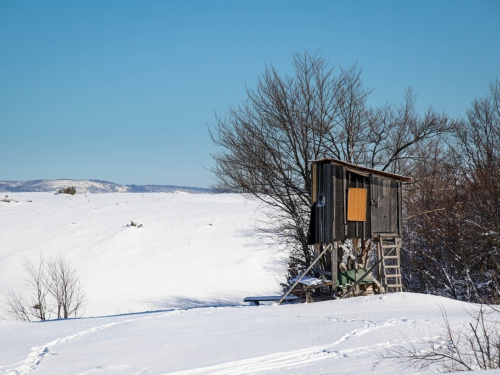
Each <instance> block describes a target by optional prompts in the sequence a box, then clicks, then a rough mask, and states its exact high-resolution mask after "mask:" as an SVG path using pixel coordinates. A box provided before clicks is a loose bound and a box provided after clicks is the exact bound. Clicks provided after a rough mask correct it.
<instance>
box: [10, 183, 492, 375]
mask: <svg viewBox="0 0 500 375" xmlns="http://www.w3.org/2000/svg"><path fill="white" fill-rule="evenodd" d="M2 195H3V196H2V197H1V199H0V228H1V230H0V300H3V298H4V295H5V293H6V292H7V291H9V290H13V291H15V292H18V293H21V292H23V293H25V294H26V292H27V290H26V286H25V281H24V279H23V276H24V274H23V272H24V271H23V268H22V263H23V259H24V258H25V257H28V258H30V259H32V260H33V261H36V258H37V257H38V255H39V254H40V253H42V254H44V256H48V255H52V256H54V255H55V254H56V253H58V252H60V253H62V254H64V255H65V256H66V258H67V259H68V260H70V261H71V262H72V263H73V264H74V265H75V266H76V268H77V270H78V273H79V274H80V276H81V281H82V284H83V286H84V289H85V291H86V292H87V296H88V306H87V309H86V313H85V318H81V319H69V320H60V321H57V320H52V321H46V322H37V323H23V322H16V321H11V320H9V321H7V320H6V321H2V320H0V374H8V375H21V374H27V373H33V374H41V375H44V374H47V375H59V374H60V375H67V374H80V375H100V374H128V375H132V374H136V375H138V374H172V373H174V374H178V375H179V374H184V375H187V374H235V375H236V374H263V373H265V374H367V373H372V374H414V373H422V372H420V371H419V370H418V368H416V367H410V368H408V369H405V368H404V365H405V363H403V362H401V361H397V362H382V363H381V364H380V365H378V366H377V367H375V368H374V369H373V366H374V365H375V364H376V362H377V360H378V358H379V356H380V355H381V354H383V353H384V351H385V349H387V348H394V347H397V346H400V345H404V344H405V343H406V340H410V341H411V342H412V343H413V344H414V345H415V346H416V347H417V348H418V349H419V350H425V349H426V348H427V346H426V344H425V340H427V339H429V338H432V339H434V340H435V341H436V342H437V343H439V344H445V343H446V340H445V337H444V336H443V334H444V328H445V327H444V323H443V317H442V315H441V314H442V310H441V309H445V310H446V313H447V315H448V319H449V321H450V325H451V326H452V328H454V329H455V328H457V327H460V325H462V324H464V323H466V322H468V321H470V319H471V318H470V316H469V313H470V312H471V311H473V310H474V309H476V308H477V307H476V306H474V305H472V304H467V303H461V302H458V301H453V300H450V299H446V298H442V297H434V296H427V295H418V294H411V293H396V294H390V295H375V296H370V297H358V298H351V299H344V300H336V301H329V302H319V303H313V304H296V305H283V306H277V305H275V304H274V305H263V306H258V307H256V306H242V300H243V298H244V297H245V296H249V295H269V294H276V293H277V292H278V288H279V287H278V281H279V280H280V275H282V274H283V272H284V271H283V266H282V258H283V256H284V254H283V253H282V252H280V251H279V249H278V248H277V246H275V244H273V242H272V239H270V238H267V239H264V238H262V237H260V236H258V235H257V233H256V232H255V230H254V228H255V225H256V223H257V222H259V220H261V219H262V217H263V214H262V212H261V211H260V210H259V204H258V203H257V202H253V201H248V200H245V199H244V198H243V197H242V196H240V195H225V194H223V195H217V194H196V195H195V194H186V193H175V194H157V193H155V194H130V193H119V194H118V193H116V194H77V195H74V196H70V195H65V194H57V195H55V194H53V193H9V194H2ZM5 195H8V197H5ZM131 221H134V222H136V223H138V224H142V225H143V226H142V227H140V228H138V227H134V226H127V224H129V223H130V222H131ZM2 306H3V307H4V308H5V304H3V303H2ZM0 311H1V309H0ZM495 316H496V317H498V314H497V313H495V315H491V317H495ZM4 317H5V318H6V317H7V316H6V315H4ZM434 370H437V369H434ZM487 373H488V374H489V373H490V372H487ZM491 373H497V374H498V372H491Z"/></svg>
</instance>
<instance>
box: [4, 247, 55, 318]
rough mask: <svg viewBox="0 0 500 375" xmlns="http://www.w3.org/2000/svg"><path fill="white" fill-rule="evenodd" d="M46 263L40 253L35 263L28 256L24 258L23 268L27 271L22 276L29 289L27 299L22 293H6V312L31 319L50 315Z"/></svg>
mask: <svg viewBox="0 0 500 375" xmlns="http://www.w3.org/2000/svg"><path fill="white" fill-rule="evenodd" d="M46 267H47V264H46V262H45V260H44V259H43V257H42V256H41V255H40V257H39V261H38V263H37V264H33V263H32V262H31V261H30V260H29V259H28V258H25V259H24V263H23V268H24V270H25V272H26V273H27V276H26V277H25V278H24V281H25V282H26V285H27V286H28V288H29V289H30V290H31V296H30V298H29V299H28V300H26V299H24V297H23V296H22V295H17V294H15V293H14V292H13V291H12V290H11V291H9V292H8V294H7V312H9V313H10V314H11V315H13V316H14V317H16V319H18V320H22V321H31V320H32V319H38V320H46V319H48V318H49V315H50V311H49V310H50V307H49V305H48V300H47V296H48V294H49V288H50V283H49V280H48V277H47V270H46Z"/></svg>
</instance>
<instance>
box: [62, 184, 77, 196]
mask: <svg viewBox="0 0 500 375" xmlns="http://www.w3.org/2000/svg"><path fill="white" fill-rule="evenodd" d="M59 194H69V195H75V194H76V188H75V187H74V186H69V187H67V188H64V189H59Z"/></svg>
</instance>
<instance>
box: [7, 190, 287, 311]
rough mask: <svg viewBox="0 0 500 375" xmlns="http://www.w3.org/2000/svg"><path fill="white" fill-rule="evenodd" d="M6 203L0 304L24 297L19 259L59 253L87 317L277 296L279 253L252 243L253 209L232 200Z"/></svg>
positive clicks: (36, 197) (41, 198)
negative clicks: (77, 281) (14, 295)
mask: <svg viewBox="0 0 500 375" xmlns="http://www.w3.org/2000/svg"><path fill="white" fill-rule="evenodd" d="M7 195H8V198H4V197H3V198H2V199H0V228H2V230H1V231H0V244H1V246H0V296H1V295H2V293H5V292H7V291H8V290H10V289H13V290H14V291H16V292H21V291H22V290H23V289H24V281H23V276H24V275H23V268H22V263H23V260H24V258H25V257H28V258H30V259H32V260H33V261H36V260H37V258H38V254H39V253H42V254H44V255H45V256H49V255H52V256H55V255H56V254H57V253H58V252H60V253H62V254H64V255H65V256H66V258H67V259H68V260H69V261H71V262H72V263H73V264H74V265H75V266H76V268H77V270H78V273H79V274H80V276H81V281H82V284H83V286H84V288H85V290H86V292H87V296H88V301H89V303H88V306H87V309H86V315H87V316H95V315H109V314H116V313H120V312H138V311H146V310H157V309H165V308H171V307H192V306H197V305H204V306H205V305H220V304H238V303H242V299H243V298H244V297H245V296H246V295H251V294H269V293H275V292H276V290H277V288H278V282H277V279H278V277H279V275H280V274H281V273H282V264H281V261H280V260H281V259H282V256H283V254H282V253H280V252H279V251H278V249H277V248H276V247H271V248H268V247H267V246H266V244H265V243H264V242H263V239H262V238H260V237H259V236H257V235H256V233H255V231H254V228H255V225H256V222H257V221H258V220H260V219H261V218H262V217H261V215H262V214H261V213H260V211H259V210H258V207H259V204H258V203H257V202H251V201H248V200H245V199H244V198H243V197H242V196H240V195H226V194H186V193H175V194H158V193H153V194H129V193H120V194H118V193H117V194H86V195H85V194H76V195H74V196H71V195H66V194H58V195H54V194H50V193H11V194H7ZM2 200H7V201H8V200H12V201H10V202H3V201H2ZM131 221H134V222H136V223H138V224H142V225H143V226H142V227H141V228H137V227H128V226H127V224H130V222H131ZM0 314H1V313H0Z"/></svg>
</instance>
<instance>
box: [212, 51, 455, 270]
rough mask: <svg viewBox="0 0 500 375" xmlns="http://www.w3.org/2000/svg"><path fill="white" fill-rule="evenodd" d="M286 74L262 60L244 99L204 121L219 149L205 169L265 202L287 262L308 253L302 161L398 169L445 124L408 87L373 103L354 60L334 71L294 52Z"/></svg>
mask: <svg viewBox="0 0 500 375" xmlns="http://www.w3.org/2000/svg"><path fill="white" fill-rule="evenodd" d="M292 64H293V68H294V75H292V76H290V75H285V76H282V75H280V74H279V73H278V71H277V70H276V69H275V68H274V67H272V66H269V67H267V68H266V69H265V70H264V72H263V73H262V76H261V77H260V79H259V81H258V84H257V87H256V89H255V90H253V89H249V88H247V100H245V101H244V102H243V103H241V104H240V105H238V106H236V107H231V108H230V109H229V112H228V114H227V115H226V116H224V117H219V116H216V125H215V126H214V127H213V128H212V129H210V134H211V137H212V140H213V142H214V143H215V144H216V145H218V146H220V150H221V151H220V152H219V153H217V154H214V155H212V157H213V158H214V161H215V164H214V167H213V169H212V171H213V173H214V175H215V177H216V179H217V182H216V184H215V185H214V188H216V189H218V190H220V191H229V192H240V193H247V194H250V195H252V196H254V197H256V198H257V199H259V200H261V201H262V202H264V203H265V205H266V206H268V207H270V208H271V210H270V211H268V212H270V213H269V219H270V220H269V221H270V222H272V229H271V232H272V233H274V234H276V235H279V236H281V238H282V239H283V240H284V241H285V242H286V243H287V244H288V245H289V249H290V250H291V259H290V267H291V268H293V267H294V266H297V268H298V269H299V270H300V269H303V268H305V267H307V266H308V265H309V264H310V262H311V259H312V253H311V251H310V249H309V247H308V245H307V227H308V223H309V215H310V204H311V202H310V190H311V170H310V165H311V164H310V161H311V160H317V159H322V158H336V159H341V160H345V161H348V162H352V163H356V164H360V165H363V166H367V167H371V168H379V169H382V170H388V171H391V172H396V173H397V172H400V171H401V170H403V168H407V167H408V163H410V162H411V158H412V153H413V150H414V149H415V148H416V147H418V146H419V145H421V144H422V143H425V142H427V141H429V140H431V139H432V138H433V137H435V136H437V135H439V134H441V133H442V132H445V131H447V130H448V129H449V126H450V125H449V120H448V118H447V117H446V116H445V115H440V114H437V113H435V112H434V111H433V110H432V109H429V111H428V112H427V113H426V114H425V115H424V116H423V117H422V116H420V115H419V114H418V113H417V112H416V110H415V105H414V104H415V95H413V93H412V92H411V90H408V91H407V94H406V96H405V98H404V102H403V104H401V105H399V106H393V105H385V106H384V107H382V108H380V109H373V108H371V107H369V106H368V105H367V99H368V97H369V94H370V92H371V90H370V89H368V88H366V87H365V86H364V84H363V81H362V79H361V73H362V70H361V69H359V68H358V66H357V65H353V66H351V67H350V68H348V69H342V68H339V69H338V74H337V75H335V74H334V70H333V69H332V68H330V67H329V64H328V62H327V61H326V60H325V59H324V58H323V57H322V56H319V55H313V54H310V53H308V52H305V53H303V54H294V56H293V63H292Z"/></svg>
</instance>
